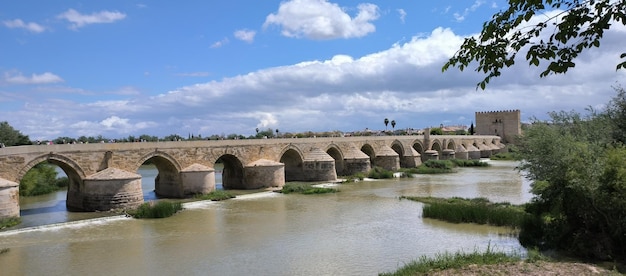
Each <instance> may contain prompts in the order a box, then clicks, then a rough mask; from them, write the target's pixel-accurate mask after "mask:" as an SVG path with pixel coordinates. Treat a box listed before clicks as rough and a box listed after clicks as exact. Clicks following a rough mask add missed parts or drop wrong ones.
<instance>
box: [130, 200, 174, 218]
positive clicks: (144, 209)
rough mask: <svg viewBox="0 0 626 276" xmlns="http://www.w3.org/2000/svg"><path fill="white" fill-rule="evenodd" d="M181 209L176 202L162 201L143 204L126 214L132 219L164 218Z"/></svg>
mask: <svg viewBox="0 0 626 276" xmlns="http://www.w3.org/2000/svg"><path fill="white" fill-rule="evenodd" d="M182 209H183V205H182V203H180V202H178V201H164V200H162V201H156V202H155V201H151V202H146V203H143V204H141V205H139V207H137V209H134V210H129V211H127V213H128V214H129V215H131V216H132V217H134V218H166V217H171V216H172V215H174V214H175V213H176V212H178V211H180V210H182Z"/></svg>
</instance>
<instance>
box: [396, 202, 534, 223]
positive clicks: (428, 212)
mask: <svg viewBox="0 0 626 276" xmlns="http://www.w3.org/2000/svg"><path fill="white" fill-rule="evenodd" d="M402 198H405V199H409V200H414V201H419V202H422V203H425V205H424V207H423V209H422V216H423V217H425V218H434V219H440V220H444V221H448V222H453V223H478V224H489V225H495V226H509V227H513V228H519V227H521V225H522V222H523V221H524V219H525V217H526V216H527V214H526V212H525V211H524V208H523V206H516V205H511V204H510V203H508V202H501V203H492V202H490V201H489V200H487V199H486V198H473V199H466V198H459V197H453V198H434V197H402Z"/></svg>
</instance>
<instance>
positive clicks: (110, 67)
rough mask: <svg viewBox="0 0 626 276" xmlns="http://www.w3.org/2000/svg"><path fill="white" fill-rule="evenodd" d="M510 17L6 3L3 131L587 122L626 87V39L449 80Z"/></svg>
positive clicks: (290, 1) (121, 132)
mask: <svg viewBox="0 0 626 276" xmlns="http://www.w3.org/2000/svg"><path fill="white" fill-rule="evenodd" d="M506 3H507V2H506V1H500V0H496V1H489V0H476V1H452V0H444V1H400V0H379V1H375V0H372V1H366V0H363V1H352V0H345V1H343V0H329V1H327V0H283V1H273V0H263V1H252V0H232V1H205V0H197V1H195V0H189V1H184V2H177V3H176V4H174V3H173V2H172V1H160V0H157V1H145V0H143V1H133V0H109V1H70V0H64V1H61V0H47V1H35V0H21V1H3V2H2V3H0V121H7V122H8V123H9V124H10V125H11V126H13V127H14V128H15V129H17V130H19V131H20V132H22V133H23V134H25V135H28V136H29V137H30V138H31V140H47V139H54V138H57V137H74V138H78V137H79V136H98V135H102V136H104V137H107V138H124V137H128V136H131V135H132V136H139V135H142V134H148V135H152V136H159V137H164V136H167V135H171V134H178V135H181V136H183V137H186V136H187V135H189V134H193V135H198V134H199V135H202V136H204V137H207V136H210V135H229V134H242V135H244V136H248V135H253V134H255V129H256V128H259V129H262V130H266V129H274V130H275V129H279V130H280V132H282V133H284V132H292V133H296V132H305V131H314V132H322V131H335V130H339V131H344V132H351V131H362V130H365V129H371V130H383V129H385V125H384V123H383V121H384V119H385V118H388V119H389V120H395V121H396V127H395V128H396V129H405V128H414V129H422V128H425V127H431V126H440V125H441V124H443V125H466V126H469V125H470V124H471V123H473V121H474V119H475V112H477V111H498V110H514V109H519V110H521V115H522V120H523V121H529V120H530V119H531V118H533V117H536V118H540V119H542V118H547V113H548V112H550V111H560V110H565V111H571V110H575V111H578V112H584V110H585V108H587V107H593V108H602V107H603V105H604V104H606V103H607V102H608V101H609V100H610V99H611V98H612V97H613V96H615V95H616V92H615V89H614V87H616V86H620V85H624V83H623V82H624V80H625V79H626V78H625V77H626V70H621V71H616V70H615V66H616V65H617V64H618V63H619V56H620V53H622V52H624V51H625V50H624V48H623V45H624V41H626V28H623V26H621V25H614V26H615V28H612V29H611V30H609V31H608V32H607V33H606V34H605V38H604V39H603V40H602V42H601V47H600V48H596V49H592V50H591V51H588V52H585V53H584V54H582V55H581V56H579V58H578V59H577V60H576V67H575V68H573V69H571V70H570V71H569V72H567V73H566V74H560V75H551V76H548V77H545V78H539V74H540V73H541V71H542V69H541V68H537V67H534V66H528V62H527V61H525V60H518V61H517V63H516V65H515V66H514V67H511V68H508V69H506V70H504V71H503V74H502V76H501V77H499V78H497V79H494V80H492V81H491V83H490V84H489V85H488V87H487V89H486V90H484V91H483V90H480V89H478V90H477V89H476V84H477V83H478V82H479V81H481V80H482V78H483V77H484V76H483V75H481V74H478V73H476V72H474V71H473V69H474V68H473V67H472V68H468V69H466V70H464V71H463V72H461V71H459V70H457V69H456V68H451V69H450V70H448V71H446V72H442V70H441V68H442V66H443V65H444V64H445V62H446V61H447V60H448V59H449V58H450V57H452V55H453V54H454V53H455V52H456V51H457V50H458V48H459V46H460V45H461V43H462V42H463V39H464V38H465V37H468V36H472V35H476V34H477V33H479V32H480V30H481V27H482V24H483V22H485V21H487V20H489V19H490V18H491V16H492V15H493V14H494V13H496V12H498V11H500V10H502V9H504V8H505V7H506ZM540 16H545V15H540Z"/></svg>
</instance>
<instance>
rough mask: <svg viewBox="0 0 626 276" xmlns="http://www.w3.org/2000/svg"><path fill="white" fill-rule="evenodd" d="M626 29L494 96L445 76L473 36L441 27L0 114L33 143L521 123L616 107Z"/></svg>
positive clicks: (524, 70)
mask: <svg viewBox="0 0 626 276" xmlns="http://www.w3.org/2000/svg"><path fill="white" fill-rule="evenodd" d="M623 30H624V28H621V29H620V28H616V29H611V30H608V31H606V33H605V38H604V39H603V40H602V44H601V45H602V46H601V48H599V49H591V50H590V51H588V52H584V53H582V54H581V55H580V56H579V58H578V59H577V60H576V67H575V68H572V69H571V70H570V71H569V72H568V73H567V74H565V75H557V76H548V77H546V78H541V79H540V78H539V77H538V76H539V73H540V71H541V70H540V69H538V68H536V67H529V66H526V64H527V62H526V61H525V60H524V59H523V55H520V57H519V58H520V60H518V61H517V64H516V66H514V67H512V68H507V69H505V70H503V72H502V76H501V77H499V78H497V79H493V80H492V81H491V82H490V84H489V85H488V87H487V90H485V91H480V90H479V91H476V86H475V85H476V83H477V82H478V81H480V80H481V79H482V78H483V76H482V75H480V74H477V73H475V72H473V71H472V70H473V69H474V68H473V67H471V66H470V67H469V68H467V69H466V70H465V71H464V72H459V71H458V70H456V69H454V68H452V69H450V70H449V71H447V72H445V73H442V72H441V67H442V65H443V64H444V63H445V62H446V61H447V59H448V58H449V57H451V56H452V55H453V54H454V53H455V52H456V51H457V49H458V47H459V46H460V45H461V43H462V42H463V39H464V37H462V36H459V35H457V34H455V33H453V32H452V31H451V30H450V29H444V28H437V29H435V30H433V31H432V32H431V33H427V34H421V35H417V36H414V37H412V38H411V39H410V40H408V41H406V42H403V43H396V44H394V45H391V46H390V47H389V48H388V49H385V50H382V51H379V52H375V53H370V54H367V55H364V56H350V55H345V54H336V55H335V56H333V57H331V58H328V59H324V60H307V61H302V62H299V63H295V64H291V65H285V66H279V67H271V68H265V69H261V70H256V71H253V72H250V73H247V74H242V75H237V76H232V77H227V78H223V79H221V80H213V81H209V82H203V83H197V84H193V85H187V86H183V87H180V88H178V89H174V90H172V91H166V92H163V93H162V94H160V95H158V96H153V97H149V98H146V97H142V95H141V94H136V95H134V94H132V93H128V94H127V95H124V96H121V97H120V98H123V99H113V100H101V101H97V102H86V103H80V102H73V101H70V100H66V101H53V100H49V99H43V100H42V99H38V100H36V101H35V100H31V101H32V102H26V103H25V104H24V105H23V108H21V109H18V110H10V111H6V110H0V118H2V117H5V118H15V119H13V120H14V121H12V122H11V124H12V125H14V123H15V126H16V127H17V128H18V129H21V130H24V132H25V133H26V134H27V135H30V136H31V138H34V137H44V138H56V136H50V135H57V136H58V134H56V132H54V131H55V130H58V129H63V130H67V132H68V133H63V135H68V136H80V135H88V136H89V135H92V136H93V135H99V134H102V135H104V136H105V137H109V138H121V137H123V136H124V135H140V134H150V135H157V136H161V137H163V136H166V135H169V134H173V133H177V134H179V135H183V136H185V135H187V134H188V133H194V134H201V135H203V136H209V135H212V134H221V133H226V134H230V133H238V134H244V135H251V134H254V129H255V128H256V127H258V128H260V129H265V128H273V129H280V131H281V132H283V133H284V132H301V131H309V130H311V131H328V130H342V131H352V130H362V129H365V128H370V129H384V125H383V123H382V119H383V118H385V117H387V118H390V119H394V120H396V122H397V123H398V127H397V128H405V127H412V128H423V127H428V126H432V125H435V126H438V125H439V124H440V123H444V122H449V124H465V125H469V123H470V122H471V121H472V120H473V114H474V112H476V111H490V110H506V109H520V110H521V111H522V120H527V119H528V118H529V117H531V116H538V117H545V115H546V113H547V112H548V111H552V110H572V109H577V110H579V111H582V110H583V109H584V108H585V107H587V106H601V105H602V104H603V103H606V102H608V100H609V99H610V97H612V96H613V95H614V94H615V92H614V91H613V89H612V88H611V85H614V84H615V83H616V81H623V80H624V79H626V70H622V71H618V72H616V71H615V65H616V63H617V61H616V58H618V57H619V55H620V53H621V52H623V41H624V39H625V36H626V33H625V32H624V31H623ZM189 74H194V73H189ZM15 75H21V74H13V76H15ZM23 78H26V77H23ZM33 79H34V78H33ZM4 81H5V82H6V74H5V80H4ZM114 91H118V90H114ZM119 91H130V92H133V91H134V89H132V88H125V87H122V88H120V89H119ZM0 93H2V92H0ZM129 96H135V98H129ZM11 100H14V99H11ZM72 100H74V98H72ZM51 115H53V116H51ZM51 126H54V127H51Z"/></svg>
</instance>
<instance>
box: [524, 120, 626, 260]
mask: <svg viewBox="0 0 626 276" xmlns="http://www.w3.org/2000/svg"><path fill="white" fill-rule="evenodd" d="M623 111H624V112H626V110H623ZM607 112H608V111H603V112H596V111H594V110H589V115H586V116H581V115H580V114H579V113H576V112H552V113H550V121H539V120H534V122H533V123H532V125H531V126H530V127H528V128H527V129H526V130H525V132H524V135H523V136H522V137H521V140H520V141H521V144H520V154H521V157H522V158H523V161H522V165H521V169H523V170H524V171H525V172H526V175H527V177H528V178H530V180H532V181H533V183H532V190H531V192H532V193H533V194H534V197H533V199H532V201H531V202H530V203H528V204H527V205H526V211H527V212H528V213H529V214H530V215H531V217H530V218H529V219H528V220H527V221H526V222H525V223H524V225H523V226H522V229H521V231H520V235H519V239H520V243H521V244H522V245H524V246H532V247H535V246H536V247H540V248H544V249H557V250H564V251H566V252H568V253H570V254H573V255H577V256H579V257H585V258H592V259H598V260H617V261H620V260H621V261H623V260H624V258H626V220H624V218H625V217H626V147H624V145H623V144H621V143H616V142H615V140H613V139H612V136H611V133H613V132H614V127H615V125H614V124H613V123H612V122H611V120H610V118H609V116H607Z"/></svg>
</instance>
